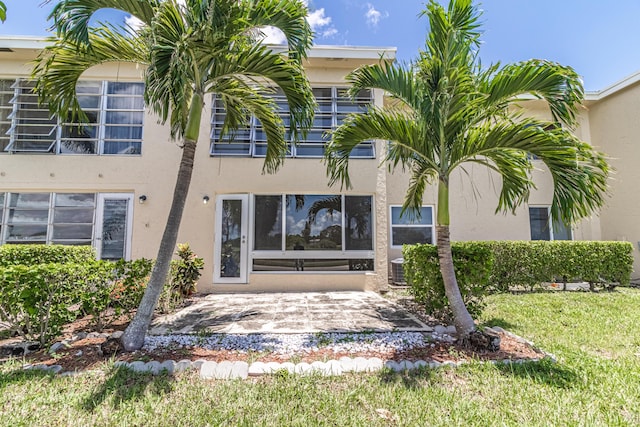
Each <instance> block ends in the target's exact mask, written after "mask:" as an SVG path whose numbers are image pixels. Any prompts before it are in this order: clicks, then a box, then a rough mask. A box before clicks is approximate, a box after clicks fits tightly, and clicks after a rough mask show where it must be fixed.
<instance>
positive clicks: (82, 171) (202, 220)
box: [0, 51, 387, 292]
mask: <svg viewBox="0 0 640 427" xmlns="http://www.w3.org/2000/svg"><path fill="white" fill-rule="evenodd" d="M34 52H35V51H34ZM3 55H4V58H3ZM7 55H8V54H2V53H0V62H2V68H1V70H2V71H1V72H0V78H2V77H5V78H15V77H16V76H25V77H26V76H28V73H29V67H28V66H25V65H24V62H25V61H26V60H28V58H29V57H30V55H31V56H33V52H23V54H20V55H17V56H16V55H15V54H11V55H10V56H9V57H10V58H14V59H12V60H6V58H7ZM3 59H5V60H4V61H3ZM312 62H313V64H311V63H308V64H307V72H308V75H309V78H310V80H311V81H312V83H313V84H314V85H317V86H322V85H336V86H346V85H345V83H344V76H345V75H346V74H347V73H348V72H349V71H351V70H352V69H353V68H354V67H356V66H357V65H359V64H360V63H362V61H361V60H350V61H340V62H335V61H324V60H320V59H314V60H313V61H312ZM313 65H315V68H314V67H313ZM85 78H87V79H105V80H111V81H113V80H121V81H137V80H140V79H141V70H140V69H138V68H136V67H134V66H131V65H128V64H122V65H110V66H103V67H99V68H96V69H92V70H90V71H89V72H88V73H87V74H86V75H85ZM375 96H376V102H377V103H378V104H381V103H382V92H376V94H375ZM210 101H211V98H210V97H208V99H206V102H207V104H206V106H205V112H204V114H203V120H202V124H201V129H200V140H199V143H198V147H197V151H196V159H195V164H194V173H193V179H192V183H191V187H190V192H189V196H188V199H187V204H186V208H185V213H184V217H183V221H182V224H181V228H180V233H179V237H178V241H179V242H189V243H190V244H191V246H192V248H193V250H194V251H195V252H196V253H197V254H198V255H200V256H202V257H203V258H204V259H205V269H204V271H203V275H202V278H201V280H200V283H199V290H201V291H205V292H207V291H220V292H227V291H271V290H284V291H294V290H329V289H332V290H362V289H377V288H379V287H382V286H384V285H385V284H386V282H387V264H386V258H387V257H386V247H387V244H386V241H387V239H386V233H387V224H386V215H383V213H384V212H385V209H386V204H385V197H386V192H385V186H384V178H385V175H384V171H382V172H381V171H380V170H379V169H378V168H377V167H376V166H377V164H378V162H379V159H354V161H353V162H352V164H351V174H352V182H353V188H352V189H351V190H341V189H340V186H336V187H334V188H329V187H328V185H327V181H328V179H327V176H326V170H325V165H324V164H323V163H322V161H321V159H287V160H286V161H285V164H284V166H283V167H282V168H281V170H280V171H279V172H278V173H277V174H274V175H263V174H262V165H263V160H262V159H258V158H256V159H253V158H220V157H211V156H210V155H209V135H210V115H211V109H210ZM157 121H158V120H157V118H156V117H155V116H153V115H152V114H148V115H147V116H146V117H145V123H144V131H143V146H142V155H141V156H84V155H78V156H63V155H59V156H52V155H24V154H16V155H0V190H2V191H25V190H26V191H96V192H125V193H134V194H135V198H134V201H135V203H134V206H133V229H132V242H131V246H132V251H131V255H132V258H139V257H147V258H154V257H155V255H156V252H157V248H158V244H159V241H160V238H161V235H162V232H163V229H164V225H165V222H166V218H167V215H168V211H169V206H170V203H171V198H172V194H173V186H174V183H175V178H176V173H177V166H178V162H179V159H180V155H181V150H180V149H179V147H178V145H177V143H175V142H172V141H170V139H169V137H168V135H169V130H168V128H167V127H166V126H162V125H159V124H158V123H157ZM377 153H379V154H380V153H381V151H380V150H377ZM235 193H240V194H274V193H275V194H280V193H293V194H339V193H344V194H358V195H372V196H373V199H374V209H375V210H376V214H375V224H374V226H373V230H374V232H375V233H376V234H375V240H374V241H375V245H376V248H375V262H376V264H375V272H367V273H364V272H348V273H329V274H326V273H325V274H317V273H316V274H314V273H308V272H305V273H295V272H291V273H285V274H278V273H249V278H248V281H249V284H241V285H238V284H233V285H229V284H227V285H224V284H214V283H213V259H214V254H213V252H214V238H215V213H216V209H215V200H216V196H218V195H221V194H235ZM142 194H144V195H146V196H147V200H146V202H145V203H144V204H139V203H137V198H138V197H139V196H140V195H142ZM205 195H207V196H209V198H210V200H211V203H208V204H204V203H203V201H202V199H203V197H204V196H205Z"/></svg>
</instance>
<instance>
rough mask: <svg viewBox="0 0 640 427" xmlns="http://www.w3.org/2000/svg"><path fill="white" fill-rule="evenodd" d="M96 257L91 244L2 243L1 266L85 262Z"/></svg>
mask: <svg viewBox="0 0 640 427" xmlns="http://www.w3.org/2000/svg"><path fill="white" fill-rule="evenodd" d="M95 259H96V253H95V251H94V249H93V248H92V247H91V246H69V245H2V246H0V267H7V266H10V265H34V264H51V263H57V264H67V263H79V264H80V263H83V262H90V261H93V260H95Z"/></svg>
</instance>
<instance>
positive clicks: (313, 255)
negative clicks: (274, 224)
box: [248, 193, 376, 274]
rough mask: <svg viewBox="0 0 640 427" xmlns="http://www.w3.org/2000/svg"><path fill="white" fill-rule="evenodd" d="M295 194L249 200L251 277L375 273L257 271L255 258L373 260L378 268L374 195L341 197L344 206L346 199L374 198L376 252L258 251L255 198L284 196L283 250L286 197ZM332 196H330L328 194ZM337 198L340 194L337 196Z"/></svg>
mask: <svg viewBox="0 0 640 427" xmlns="http://www.w3.org/2000/svg"><path fill="white" fill-rule="evenodd" d="M293 194H294V193H280V194H274V193H255V194H251V195H250V197H249V230H250V231H249V236H248V242H249V245H250V246H249V272H250V273H251V274H354V273H355V274H363V273H367V272H369V273H370V272H371V271H253V260H254V258H255V259H294V260H295V259H336V258H337V259H371V260H372V262H373V265H374V270H373V271H375V266H376V262H375V261H376V252H375V247H376V220H375V212H376V210H375V203H376V198H375V196H374V195H373V194H341V195H340V196H341V197H342V206H344V204H345V197H346V196H366V197H371V240H372V241H371V245H372V246H371V247H372V248H373V249H372V250H347V249H342V250H339V251H336V250H333V251H330V250H324V251H318V250H315V251H314V250H304V251H294V250H286V249H284V250H282V249H281V250H277V249H275V250H255V249H253V248H254V239H255V211H254V208H255V198H256V196H280V197H282V206H283V209H282V211H283V213H282V215H283V219H282V221H281V222H282V244H281V248H284V247H286V227H287V221H286V197H287V196H289V195H293ZM295 194H304V193H295ZM308 194H309V195H318V193H308ZM327 195H330V194H327ZM336 195H337V194H336ZM345 214H346V213H345V212H344V209H343V211H342V212H341V216H342V223H341V225H342V247H343V248H346V245H345V240H346V237H345V233H344V229H345V227H344V224H345Z"/></svg>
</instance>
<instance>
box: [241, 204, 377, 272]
mask: <svg viewBox="0 0 640 427" xmlns="http://www.w3.org/2000/svg"><path fill="white" fill-rule="evenodd" d="M372 199H373V198H372V197H371V196H346V195H318V194H304V195H303V194H283V195H280V194H279V195H256V196H254V204H253V205H254V209H253V251H252V260H253V271H354V270H373V210H372Z"/></svg>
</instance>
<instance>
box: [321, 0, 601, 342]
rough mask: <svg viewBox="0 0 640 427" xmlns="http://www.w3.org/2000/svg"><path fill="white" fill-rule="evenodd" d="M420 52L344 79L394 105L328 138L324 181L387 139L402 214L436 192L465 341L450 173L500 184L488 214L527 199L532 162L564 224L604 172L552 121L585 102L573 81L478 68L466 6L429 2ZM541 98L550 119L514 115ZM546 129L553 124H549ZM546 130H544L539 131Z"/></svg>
mask: <svg viewBox="0 0 640 427" xmlns="http://www.w3.org/2000/svg"><path fill="white" fill-rule="evenodd" d="M423 14H424V15H427V17H428V19H429V28H430V30H429V33H428V35H427V41H426V46H425V48H424V50H423V51H421V52H420V54H419V57H418V58H417V60H415V62H414V63H412V64H411V65H410V66H405V65H399V64H385V63H381V64H379V65H372V66H363V67H361V68H359V69H357V70H355V71H353V72H352V73H351V74H350V75H349V76H348V81H349V82H350V83H352V87H351V94H356V93H357V92H358V91H360V90H362V89H365V88H378V89H382V90H384V91H386V92H387V93H388V94H389V95H390V96H391V98H392V106H390V107H385V108H371V109H369V110H368V112H367V113H366V114H362V115H359V116H351V117H349V119H348V120H346V121H345V122H344V124H343V125H342V126H340V127H339V128H338V129H337V130H336V131H335V132H334V134H333V137H332V141H331V143H330V144H329V147H328V149H327V154H326V162H327V169H328V174H329V178H330V183H331V184H335V183H336V182H338V181H340V182H341V183H342V185H345V186H347V187H349V186H350V185H351V183H350V179H349V171H348V165H349V153H350V152H351V150H352V149H353V148H354V147H356V146H357V144H358V143H360V142H361V141H365V140H369V139H372V138H377V139H382V140H388V141H389V146H388V150H387V154H386V158H385V162H386V163H388V164H389V167H390V168H391V170H394V169H396V168H400V169H402V170H404V169H408V170H409V171H410V174H411V179H410V183H409V188H408V190H407V193H406V196H405V200H404V204H403V214H405V213H407V214H409V215H419V213H420V206H421V205H422V198H423V194H424V191H425V188H426V186H427V185H430V184H434V185H437V188H438V205H437V207H438V212H437V220H436V221H437V223H436V231H437V246H438V258H439V262H440V271H441V273H442V277H443V280H444V285H445V293H446V295H447V298H448V299H449V304H450V306H451V309H452V312H453V314H454V323H455V326H456V328H457V330H458V334H459V335H460V337H461V338H462V339H463V340H466V339H468V338H469V334H471V333H472V332H473V331H475V325H474V321H473V319H472V318H471V316H470V315H469V312H468V311H467V309H466V307H465V305H464V302H463V300H462V297H461V295H460V290H459V288H458V284H457V281H456V276H455V272H454V268H453V260H452V256H451V243H450V238H449V225H450V221H449V190H450V188H449V183H450V177H451V173H452V172H453V171H454V170H456V169H457V168H462V167H463V165H464V164H465V163H469V162H472V163H477V164H481V165H484V166H486V167H488V168H489V169H491V170H492V171H494V172H495V173H497V174H499V175H500V176H501V178H502V189H501V193H500V196H499V201H498V207H497V209H496V211H512V212H515V209H516V208H517V207H518V206H520V205H522V204H523V203H525V202H526V201H527V199H528V196H529V193H530V191H531V189H532V188H535V186H534V183H533V182H532V179H531V170H532V168H533V166H532V163H531V158H532V157H531V156H532V155H534V156H537V158H539V159H540V160H542V161H543V162H544V163H545V164H546V166H547V167H548V169H549V171H550V173H551V176H552V177H553V183H554V193H553V202H552V205H551V211H552V215H553V216H554V217H555V218H561V219H562V220H564V221H565V222H567V223H572V222H575V221H576V220H578V219H580V218H584V217H586V216H588V215H590V214H591V213H593V212H594V211H596V210H597V209H598V208H599V207H601V206H602V204H603V197H604V196H603V194H604V192H605V189H606V182H607V177H608V173H609V169H608V165H607V163H606V161H605V159H604V156H603V155H602V154H601V153H598V152H596V151H594V150H593V149H592V147H591V146H590V145H589V144H587V143H585V142H583V141H580V140H578V139H577V138H576V137H575V136H574V135H572V134H571V132H570V131H569V130H567V129H565V128H564V127H562V126H558V125H557V124H559V123H563V124H564V125H565V126H569V127H570V126H573V125H575V123H576V112H577V108H578V106H579V105H580V102H581V101H582V99H583V88H582V84H581V82H580V79H579V77H578V75H577V74H576V73H575V72H574V71H573V70H572V69H571V68H569V67H564V66H561V65H559V64H555V63H551V62H548V61H542V60H529V61H524V62H520V63H516V64H508V65H504V66H500V65H499V64H498V65H492V66H490V67H488V68H484V69H483V68H481V66H480V61H479V59H478V47H479V32H478V27H479V24H478V19H479V16H480V14H479V12H478V10H477V8H476V7H475V6H474V5H473V4H472V0H451V2H450V4H449V6H448V8H445V7H443V6H441V5H439V4H438V3H437V2H436V1H435V0H431V1H430V2H429V3H428V5H427V8H426V10H425V11H424V12H423ZM523 95H528V96H533V97H535V98H538V99H544V100H545V101H546V102H547V103H548V105H549V107H550V110H551V113H552V117H553V120H552V121H545V120H540V119H532V118H526V117H523V116H521V115H519V114H518V112H517V105H516V103H517V102H518V98H519V97H520V98H521V99H520V101H522V96H523ZM550 125H553V126H550ZM545 129H547V130H545Z"/></svg>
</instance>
